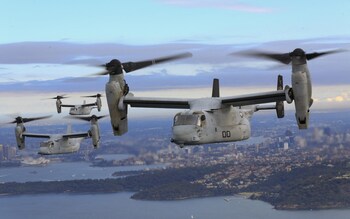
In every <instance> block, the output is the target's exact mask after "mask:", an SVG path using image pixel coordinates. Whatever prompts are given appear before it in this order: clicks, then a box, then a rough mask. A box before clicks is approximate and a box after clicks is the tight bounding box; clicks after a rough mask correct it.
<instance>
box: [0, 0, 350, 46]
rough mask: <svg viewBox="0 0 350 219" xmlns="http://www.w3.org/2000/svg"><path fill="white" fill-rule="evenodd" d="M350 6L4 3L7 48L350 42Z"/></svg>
mask: <svg viewBox="0 0 350 219" xmlns="http://www.w3.org/2000/svg"><path fill="white" fill-rule="evenodd" d="M349 10H350V2H349V1H346V0H339V1H315V0H309V1H301V0H299V1H298V0H295V1H276V0H275V1H272V0H265V1H257V0H255V1H254V0H253V1H252V0H248V1H243V0H242V1H235V0H130V1H115V0H99V1H97V0H96V1H95V0H75V1H69V0H60V1H53V0H1V8H0V14H1V15H0V16H1V19H0V26H1V28H2V34H1V36H0V43H14V42H23V41H70V42H84V43H97V42H99V43H104V42H109V43H112V42H113V43H123V44H136V45H142V44H159V43H168V42H177V41H191V42H200V43H217V44H222V43H252V42H266V41H274V40H291V39H305V38H314V37H330V36H348V35H349V34H350V29H349V28H348V24H349V23H348V21H349V15H348V12H349Z"/></svg>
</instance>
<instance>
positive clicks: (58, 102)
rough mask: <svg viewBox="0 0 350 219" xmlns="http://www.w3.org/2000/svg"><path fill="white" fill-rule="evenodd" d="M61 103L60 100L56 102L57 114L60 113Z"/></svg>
mask: <svg viewBox="0 0 350 219" xmlns="http://www.w3.org/2000/svg"><path fill="white" fill-rule="evenodd" d="M61 105H62V101H61V100H60V99H57V100H56V109H57V113H61V112H62V106H61Z"/></svg>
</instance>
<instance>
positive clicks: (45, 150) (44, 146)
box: [38, 141, 54, 154]
mask: <svg viewBox="0 0 350 219" xmlns="http://www.w3.org/2000/svg"><path fill="white" fill-rule="evenodd" d="M53 145H54V143H53V142H51V141H44V142H41V143H40V148H39V152H38V154H51V148H52V147H53Z"/></svg>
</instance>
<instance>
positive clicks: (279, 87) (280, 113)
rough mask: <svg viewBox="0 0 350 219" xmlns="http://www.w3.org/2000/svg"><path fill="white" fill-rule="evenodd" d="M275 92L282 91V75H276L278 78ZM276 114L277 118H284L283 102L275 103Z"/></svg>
mask: <svg viewBox="0 0 350 219" xmlns="http://www.w3.org/2000/svg"><path fill="white" fill-rule="evenodd" d="M277 90H283V76H282V75H278V77H277ZM276 114H277V118H283V117H284V102H283V101H277V102H276Z"/></svg>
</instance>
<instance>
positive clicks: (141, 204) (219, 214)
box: [0, 162, 350, 219]
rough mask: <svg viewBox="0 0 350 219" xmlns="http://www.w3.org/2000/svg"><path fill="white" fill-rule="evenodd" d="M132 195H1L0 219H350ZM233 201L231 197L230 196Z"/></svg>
mask: <svg viewBox="0 0 350 219" xmlns="http://www.w3.org/2000/svg"><path fill="white" fill-rule="evenodd" d="M155 167H157V166H132V167H104V168H100V167H91V166H90V164H89V163H84V162H74V163H52V164H49V165H47V166H43V167H40V166H39V167H33V166H32V167H13V168H0V182H9V181H16V182H25V181H39V180H68V179H70V180H71V179H87V178H94V179H96V178H110V177H111V174H112V173H113V172H115V171H126V170H137V169H145V168H155ZM131 195H132V193H124V192H123V193H113V194H83V195H70V194H45V195H23V196H0V218H1V219H2V218H6V219H7V218H14V219H17V218H18V219H19V218H26V219H29V218H36V219H37V218H60V219H61V218H74V219H77V218H104V219H107V218H121V219H128V218H135V219H136V218H137V219H139V218H141V219H157V218H159V219H167V218H169V219H175V218H176V219H179V218H189V219H192V218H200V219H213V218H215V219H225V218H227V219H233V218H242V219H246V218H247V219H248V218H249V219H250V218H259V219H260V218H261V219H265V218H266V219H267V218H269V219H277V218H278V219H280V218H284V219H294V218H295V219H297V218H298V219H299V218H306V219H328V218H337V219H343V218H344V219H348V218H350V209H340V210H321V211H310V210H309V211H280V210H275V209H273V206H271V205H270V204H268V203H265V202H262V201H255V200H249V199H245V198H242V197H212V198H200V199H191V200H181V201H139V200H132V199H130V197H131ZM225 199H226V200H229V201H226V200H225Z"/></svg>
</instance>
